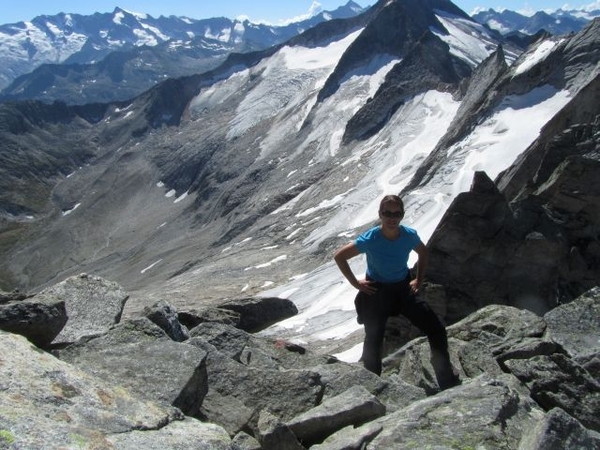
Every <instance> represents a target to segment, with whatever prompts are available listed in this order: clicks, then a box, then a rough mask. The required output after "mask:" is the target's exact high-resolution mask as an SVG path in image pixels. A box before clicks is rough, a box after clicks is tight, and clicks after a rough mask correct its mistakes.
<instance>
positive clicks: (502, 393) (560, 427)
mask: <svg viewBox="0 0 600 450" xmlns="http://www.w3.org/2000/svg"><path fill="white" fill-rule="evenodd" d="M432 288H433V286H429V287H428V289H432ZM113 298H115V299H116V298H119V299H122V298H123V292H122V290H121V289H120V287H119V286H118V285H115V284H114V283H111V282H108V281H106V280H103V279H101V278H98V277H94V276H89V275H80V276H76V277H72V278H70V279H68V280H65V281H64V282H62V283H60V284H59V285H56V286H53V287H51V288H49V289H47V290H46V291H44V292H42V293H40V294H38V295H35V296H33V297H30V298H27V299H21V300H12V301H9V302H8V303H6V304H4V305H2V306H0V329H3V330H9V331H10V332H7V331H0V348H1V350H2V351H1V352H0V355H2V356H0V373H1V374H2V376H1V377H0V379H1V380H2V382H1V386H2V389H0V443H1V444H2V448H6V449H34V448H35V449H42V448H57V447H61V448H75V447H77V448H87V449H91V448H103V449H104V448H106V449H111V448H112V449H134V448H135V449H137V448H152V447H153V446H156V445H157V444H158V445H160V446H161V448H181V449H187V448H189V449H193V448H205V449H232V450H233V449H238V450H250V449H254V450H259V449H275V448H277V449H298V450H301V449H306V448H311V449H319V450H325V449H327V450H334V449H348V448H355V449H358V448H363V449H379V448H412V446H414V445H417V443H418V445H419V446H426V447H427V446H436V448H444V449H451V448H455V447H456V445H459V444H460V445H461V446H463V447H465V446H466V447H468V448H478V447H485V448H490V449H517V448H518V449H521V450H529V449H531V450H534V449H535V450H540V449H555V448H586V449H599V448H600V421H599V420H598V415H597V411H598V410H599V409H600V346H599V344H598V342H597V341H596V340H595V339H594V336H598V334H599V333H600V321H599V319H598V318H599V317H600V288H594V289H592V290H590V291H589V292H587V293H586V294H584V295H582V296H581V297H579V298H577V299H576V300H575V301H573V302H571V303H569V304H565V305H562V306H560V307H557V308H555V309H553V310H552V311H550V312H548V313H547V314H545V315H544V316H543V317H542V316H538V315H536V314H534V313H532V312H530V311H527V310H520V309H517V308H515V307H511V306H502V305H489V306H486V307H484V308H481V309H480V310H479V311H477V312H475V313H473V314H471V315H469V316H468V317H466V318H465V319H463V320H462V321H460V322H458V323H456V324H454V325H452V326H450V327H448V334H449V342H450V349H451V357H452V361H453V364H454V365H455V367H456V368H457V369H458V370H459V372H460V376H461V380H462V384H461V385H459V386H457V387H454V388H451V389H449V390H446V391H442V392H440V391H439V388H438V387H437V382H436V381H435V375H434V372H433V368H432V366H431V363H430V361H429V358H430V352H429V347H428V344H427V342H426V339H425V338H423V337H419V338H416V339H414V340H411V341H409V342H407V343H406V344H405V345H403V346H401V347H400V348H396V349H393V351H391V353H390V354H389V355H388V356H387V357H386V358H385V360H384V373H383V375H382V377H381V378H380V377H378V376H376V375H374V374H372V373H370V372H368V371H366V370H364V369H363V368H362V366H361V365H360V364H349V363H344V362H341V361H339V360H338V359H337V358H335V357H333V356H328V355H325V354H317V353H315V352H314V351H312V350H311V349H310V348H305V347H303V346H299V345H296V344H292V343H290V342H286V341H284V340H279V339H274V338H267V337H261V335H260V333H259V334H255V333H249V332H247V331H244V330H243V329H242V328H241V327H240V325H241V324H243V323H244V317H248V316H254V317H261V318H263V320H262V323H260V324H259V323H258V322H257V321H256V320H255V321H254V325H253V326H252V328H253V329H254V330H257V329H261V328H264V327H265V326H267V325H268V324H270V323H272V322H273V321H274V320H281V319H283V318H285V317H289V316H290V315H293V314H294V313H295V311H294V308H293V305H290V302H288V301H286V300H283V299H270V300H269V299H262V300H261V299H254V300H251V299H246V300H240V301H238V302H237V306H236V305H232V304H231V302H229V303H228V304H224V305H221V306H218V307H214V308H210V309H208V308H207V309H205V310H204V311H179V312H178V311H176V310H175V308H173V307H172V306H171V305H169V304H168V303H167V302H164V301H163V302H159V303H158V304H156V305H154V306H152V307H148V308H146V310H145V311H144V312H143V314H140V315H139V316H138V317H134V318H130V319H127V320H122V321H120V320H119V317H120V316H119V314H118V312H119V310H122V307H123V303H122V302H116V303H115V302H114V301H113V300H111V299H113ZM278 303H279V306H280V307H279V308H277V310H275V308H273V305H275V304H278ZM55 304H62V305H63V306H64V308H63V313H62V315H61V316H62V317H63V319H64V320H65V323H66V326H65V328H68V327H70V328H72V329H77V330H85V329H86V326H85V325H88V328H89V330H90V331H89V332H88V333H85V332H83V331H82V332H80V333H78V334H77V335H75V334H71V335H70V336H71V337H70V338H69V339H65V337H64V336H67V334H65V333H61V334H59V333H60V329H59V327H57V328H56V329H55V331H54V336H52V335H47V336H46V337H45V339H40V338H39V333H33V332H32V331H31V330H32V328H31V327H32V326H35V324H36V323H37V326H39V327H40V328H45V327H46V324H47V317H43V315H39V316H38V318H37V319H34V320H31V319H28V320H27V321H28V324H24V323H22V324H21V325H14V323H13V324H12V325H11V324H9V321H8V320H7V317H9V316H10V315H11V311H14V310H15V309H19V310H20V311H23V310H28V311H34V310H35V311H39V310H40V306H41V305H55ZM104 306H105V307H106V309H107V310H108V311H111V310H112V311H114V312H116V313H117V314H116V315H115V314H112V315H109V314H106V315H104V316H103V318H100V317H98V316H96V315H94V314H88V315H84V314H73V311H74V310H76V309H77V310H80V311H81V310H86V309H87V310H88V311H89V312H90V313H91V312H93V310H94V309H97V308H99V307H104ZM65 311H70V312H71V313H70V314H67V313H66V312H65ZM48 315H51V314H50V313H48ZM13 316H14V314H13ZM192 318H193V320H192ZM180 319H181V320H180ZM182 322H185V323H187V324H188V325H189V326H191V327H192V328H191V329H189V328H188V327H187V326H185V325H183V324H182ZM7 324H8V325H7ZM13 333H16V334H13ZM19 334H21V335H22V336H19ZM23 336H26V337H29V338H30V339H32V338H33V339H34V340H35V342H36V343H37V346H34V344H33V342H32V341H31V340H30V341H28V340H27V339H26V338H25V337H23Z"/></svg>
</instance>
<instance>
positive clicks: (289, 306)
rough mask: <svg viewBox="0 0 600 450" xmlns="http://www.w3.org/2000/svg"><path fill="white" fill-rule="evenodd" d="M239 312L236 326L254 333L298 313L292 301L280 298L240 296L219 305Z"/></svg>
mask: <svg viewBox="0 0 600 450" xmlns="http://www.w3.org/2000/svg"><path fill="white" fill-rule="evenodd" d="M219 308H221V309H227V310H230V311H234V312H237V313H239V314H240V323H239V324H238V325H237V327H238V328H240V329H242V330H244V331H248V332H250V333H254V332H257V331H261V330H264V329H265V328H267V327H269V326H271V325H273V324H274V323H277V322H280V321H282V320H284V319H287V318H289V317H293V316H295V315H296V314H298V308H296V305H294V303H293V302H291V301H290V300H287V299H281V298H266V297H265V298H242V299H238V300H230V301H228V302H226V303H222V304H221V305H219Z"/></svg>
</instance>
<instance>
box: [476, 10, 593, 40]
mask: <svg viewBox="0 0 600 450" xmlns="http://www.w3.org/2000/svg"><path fill="white" fill-rule="evenodd" d="M599 16H600V9H591V8H590V9H587V10H583V9H573V10H563V9H558V10H556V11H554V12H552V13H548V12H545V11H538V12H536V13H535V14H534V15H532V16H525V15H523V14H519V13H518V12H515V11H510V10H508V9H505V10H503V11H496V10H494V9H492V8H490V9H488V10H487V11H481V12H478V13H477V14H474V15H473V16H472V17H473V19H475V20H476V21H477V22H479V23H481V24H484V25H486V26H488V27H489V28H491V29H492V30H496V31H498V32H500V33H501V34H503V35H510V34H514V33H521V34H528V35H532V34H536V33H538V32H539V31H540V30H545V31H547V32H548V33H550V34H554V35H557V34H568V33H576V32H578V31H581V29H582V28H583V27H585V26H586V25H587V24H588V23H589V21H590V20H592V19H594V18H596V17H599Z"/></svg>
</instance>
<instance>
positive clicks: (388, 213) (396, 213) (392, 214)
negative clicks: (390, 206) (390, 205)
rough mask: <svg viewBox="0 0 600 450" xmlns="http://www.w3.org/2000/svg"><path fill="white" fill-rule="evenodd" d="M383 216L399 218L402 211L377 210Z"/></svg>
mask: <svg viewBox="0 0 600 450" xmlns="http://www.w3.org/2000/svg"><path fill="white" fill-rule="evenodd" d="M379 214H381V215H382V216H383V217H389V218H392V217H393V218H394V219H401V218H402V216H403V215H404V213H403V212H402V211H379Z"/></svg>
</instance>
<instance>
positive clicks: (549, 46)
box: [514, 39, 562, 75]
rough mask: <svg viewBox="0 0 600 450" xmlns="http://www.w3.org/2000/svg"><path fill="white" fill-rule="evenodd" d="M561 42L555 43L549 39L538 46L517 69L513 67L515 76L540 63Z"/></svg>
mask: <svg viewBox="0 0 600 450" xmlns="http://www.w3.org/2000/svg"><path fill="white" fill-rule="evenodd" d="M561 42H562V40H561V41H559V42H556V41H553V40H551V39H548V40H545V41H543V42H542V43H541V44H540V45H538V47H537V48H536V49H535V51H534V52H533V53H530V54H529V55H527V57H525V58H524V59H523V60H522V61H521V62H520V63H519V65H518V66H517V67H515V69H514V73H515V75H519V74H522V73H524V72H527V71H528V70H529V69H531V68H532V67H533V66H535V65H536V64H537V63H539V62H540V61H543V60H544V59H545V58H546V57H547V56H548V55H549V54H550V53H552V50H554V48H555V47H556V46H557V45H558V44H560V43H561Z"/></svg>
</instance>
